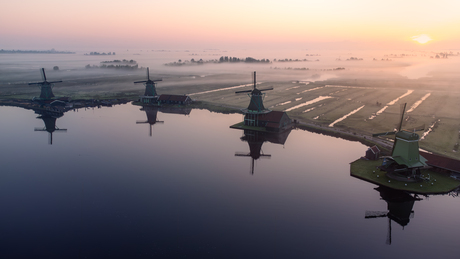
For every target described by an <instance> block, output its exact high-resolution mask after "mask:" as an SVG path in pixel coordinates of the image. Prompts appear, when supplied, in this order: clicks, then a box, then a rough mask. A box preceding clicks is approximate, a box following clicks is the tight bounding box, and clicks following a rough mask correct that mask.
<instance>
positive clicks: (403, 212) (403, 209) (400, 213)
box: [364, 186, 421, 245]
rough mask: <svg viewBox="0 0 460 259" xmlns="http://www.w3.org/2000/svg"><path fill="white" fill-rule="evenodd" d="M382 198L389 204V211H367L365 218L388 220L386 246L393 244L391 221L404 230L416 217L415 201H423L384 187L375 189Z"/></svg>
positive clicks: (415, 196) (414, 195)
mask: <svg viewBox="0 0 460 259" xmlns="http://www.w3.org/2000/svg"><path fill="white" fill-rule="evenodd" d="M375 190H376V191H378V192H379V193H380V197H381V198H382V199H383V200H385V201H386V202H387V208H388V210H387V211H366V214H365V216H364V217H365V218H366V219H369V218H388V234H387V240H386V244H387V245H390V244H391V221H394V222H396V223H398V224H399V225H400V226H402V227H403V228H404V227H405V226H406V225H407V224H409V221H410V219H411V218H413V217H414V211H413V210H412V209H413V207H414V203H415V201H419V200H421V198H419V197H418V196H417V195H416V194H409V193H407V192H404V191H398V190H394V189H390V188H387V187H384V186H379V187H377V188H375Z"/></svg>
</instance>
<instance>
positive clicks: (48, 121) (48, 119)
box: [34, 113, 67, 145]
mask: <svg viewBox="0 0 460 259" xmlns="http://www.w3.org/2000/svg"><path fill="white" fill-rule="evenodd" d="M59 117H62V115H60V116H53V115H50V114H46V113H41V115H40V116H38V117H37V119H42V120H43V122H44V123H45V127H44V128H35V129H34V131H47V132H48V133H49V135H48V144H50V145H53V133H54V132H56V131H58V132H67V129H59V128H58V127H56V120H57V118H59Z"/></svg>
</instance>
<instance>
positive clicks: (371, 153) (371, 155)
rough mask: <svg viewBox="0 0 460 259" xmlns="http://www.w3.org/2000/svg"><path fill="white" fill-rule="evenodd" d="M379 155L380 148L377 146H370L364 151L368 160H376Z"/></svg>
mask: <svg viewBox="0 0 460 259" xmlns="http://www.w3.org/2000/svg"><path fill="white" fill-rule="evenodd" d="M379 157H380V149H379V148H378V147H377V146H372V147H370V148H368V149H367V151H366V158H367V159H369V160H377V159H379Z"/></svg>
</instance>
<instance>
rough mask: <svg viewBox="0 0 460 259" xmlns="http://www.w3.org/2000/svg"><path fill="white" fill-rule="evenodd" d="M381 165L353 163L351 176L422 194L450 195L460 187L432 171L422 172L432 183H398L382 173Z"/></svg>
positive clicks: (361, 162) (457, 183)
mask: <svg viewBox="0 0 460 259" xmlns="http://www.w3.org/2000/svg"><path fill="white" fill-rule="evenodd" d="M381 163H382V161H381V160H376V161H371V160H364V159H358V160H356V161H354V162H352V163H351V165H350V174H351V176H354V177H356V178H359V179H362V180H365V181H368V182H371V183H374V184H378V185H383V186H386V187H389V188H392V189H397V190H402V191H408V192H412V193H420V194H442V193H448V192H450V191H452V190H453V189H455V188H457V187H458V186H459V185H460V181H457V180H455V179H453V178H451V177H449V176H447V175H445V174H440V173H437V172H434V171H431V170H422V175H423V176H425V177H427V176H428V174H429V175H430V181H424V182H418V183H406V182H400V181H396V180H393V179H390V178H388V177H387V176H386V173H385V172H384V171H380V169H378V168H377V166H379V165H380V164H381ZM406 185H407V186H406Z"/></svg>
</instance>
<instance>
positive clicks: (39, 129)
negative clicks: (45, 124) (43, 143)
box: [34, 128, 46, 131]
mask: <svg viewBox="0 0 460 259" xmlns="http://www.w3.org/2000/svg"><path fill="white" fill-rule="evenodd" d="M34 131H46V129H45V128H35V129H34Z"/></svg>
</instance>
